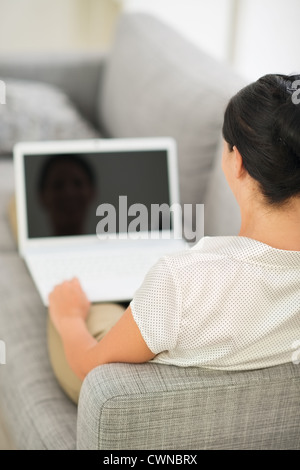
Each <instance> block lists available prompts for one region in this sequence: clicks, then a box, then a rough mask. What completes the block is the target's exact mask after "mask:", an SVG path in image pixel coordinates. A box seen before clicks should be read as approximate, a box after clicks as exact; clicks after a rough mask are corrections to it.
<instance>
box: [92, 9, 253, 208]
mask: <svg viewBox="0 0 300 470" xmlns="http://www.w3.org/2000/svg"><path fill="white" fill-rule="evenodd" d="M243 84H244V83H243V82H242V80H241V78H239V77H237V76H236V75H235V74H234V73H233V71H232V70H231V69H230V68H228V67H227V66H225V65H224V64H222V63H220V62H218V61H217V60H215V59H213V58H211V57H209V56H208V55H206V54H205V53H204V52H203V51H201V50H200V49H198V48H197V47H196V46H194V45H193V44H192V43H190V42H189V41H188V40H187V39H185V38H184V37H182V36H181V35H180V34H179V33H177V32H176V31H175V30H173V29H172V28H171V27H169V26H168V25H166V24H164V23H162V22H161V21H160V20H158V19H156V18H154V17H151V16H149V15H146V14H142V13H136V14H124V15H122V16H121V18H120V22H119V25H118V27H117V30H116V36H115V39H114V44H113V47H112V50H111V51H110V54H109V58H108V62H107V67H106V72H105V74H104V76H103V80H102V86H101V88H100V92H99V93H100V94H99V101H98V112H99V121H100V122H101V127H104V128H105V129H106V131H107V133H108V134H109V135H110V136H112V137H135V136H141V137H143V136H150V137H151V136H171V137H174V138H175V140H176V141H177V145H178V156H179V171H180V189H181V201H182V203H184V204H186V203H192V204H197V203H198V204H200V203H204V195H205V190H206V187H207V182H208V179H209V175H210V172H211V169H212V165H213V162H214V159H215V156H216V150H217V146H218V143H219V141H220V137H221V127H222V123H223V113H224V108H225V106H226V104H227V102H228V100H229V98H230V97H231V96H232V94H234V93H235V92H236V91H237V90H238V89H239V88H241V86H242V85H243Z"/></svg>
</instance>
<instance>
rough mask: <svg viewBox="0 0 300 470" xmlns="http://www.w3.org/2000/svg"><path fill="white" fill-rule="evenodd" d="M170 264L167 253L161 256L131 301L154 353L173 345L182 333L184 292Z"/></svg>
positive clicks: (144, 336)
mask: <svg viewBox="0 0 300 470" xmlns="http://www.w3.org/2000/svg"><path fill="white" fill-rule="evenodd" d="M171 267H172V266H169V262H168V258H167V257H164V258H162V259H160V260H159V261H158V262H157V263H156V264H155V265H154V266H153V267H152V268H151V270H150V271H149V272H148V274H147V275H146V277H145V279H144V282H143V284H142V285H141V287H140V288H139V289H138V291H137V292H136V294H135V295H134V298H133V300H132V301H131V304H130V307H131V311H132V315H133V318H134V320H135V322H136V324H137V326H138V327H139V330H140V332H141V334H142V336H143V338H144V340H145V342H146V344H147V346H148V348H149V349H150V350H151V351H152V352H153V353H154V354H159V353H160V352H163V351H170V350H171V349H173V348H174V347H175V345H176V343H177V338H178V333H179V325H180V315H181V294H180V288H179V286H178V283H176V282H175V278H174V275H173V273H172V269H171Z"/></svg>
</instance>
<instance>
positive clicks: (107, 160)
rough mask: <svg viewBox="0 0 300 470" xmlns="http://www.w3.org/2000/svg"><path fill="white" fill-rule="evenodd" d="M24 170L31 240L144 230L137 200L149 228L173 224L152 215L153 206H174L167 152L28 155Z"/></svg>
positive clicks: (159, 228)
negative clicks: (143, 211)
mask: <svg viewBox="0 0 300 470" xmlns="http://www.w3.org/2000/svg"><path fill="white" fill-rule="evenodd" d="M24 172H25V191H26V205H27V211H26V212H27V227H28V238H31V239H34V238H42V237H53V236H78V235H95V234H96V233H97V230H98V231H99V230H101V231H102V233H113V232H116V233H121V232H126V231H131V227H134V229H135V230H136V231H140V230H144V227H142V226H140V227H138V224H133V223H131V222H132V221H133V220H134V219H136V217H137V216H138V215H139V214H140V211H138V209H139V207H138V206H136V204H139V205H143V207H145V209H144V210H146V209H147V211H148V212H147V213H148V227H149V229H151V230H162V228H163V229H164V230H165V229H170V228H171V221H170V217H169V218H168V221H167V222H166V220H164V221H163V220H162V217H163V216H160V218H159V220H158V222H156V226H153V220H152V219H151V205H159V206H161V205H162V204H167V205H170V188H169V179H168V159H167V151H166V150H142V151H140V150H139V151H126V152H124V151H122V152H115V151H113V152H107V153H106V152H101V153H97V152H91V153H80V154H79V153H76V154H75V153H62V154H59V155H57V154H55V155H53V154H52V155H51V154H47V155H46V154H43V155H41V154H39V155H36V154H33V155H30V154H26V155H25V156H24ZM99 206H100V208H99ZM108 215H109V217H108ZM114 215H115V217H114ZM113 219H115V223H114V220H113ZM101 221H102V223H100V224H99V222H101ZM105 222H107V223H105ZM110 222H111V223H110ZM151 224H152V225H151ZM99 227H100V228H99ZM132 230H133V229H132Z"/></svg>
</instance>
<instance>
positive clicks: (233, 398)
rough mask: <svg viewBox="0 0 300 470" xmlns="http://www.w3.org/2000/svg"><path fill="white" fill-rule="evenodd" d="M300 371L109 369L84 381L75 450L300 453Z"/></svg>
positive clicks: (130, 366)
mask: <svg viewBox="0 0 300 470" xmlns="http://www.w3.org/2000/svg"><path fill="white" fill-rule="evenodd" d="M299 386H300V368H299V366H294V365H293V364H285V365H283V366H277V367H272V368H269V369H262V370H257V371H248V372H226V371H217V370H206V369H200V368H193V367H191V368H180V367H174V366H166V365H160V364H153V363H147V364H141V365H133V364H109V365H105V366H100V367H98V368H96V369H94V370H93V371H92V372H91V373H90V374H89V375H88V376H87V377H86V379H85V381H84V383H83V386H82V389H81V393H80V399H79V406H78V419H77V449H80V450H83V449H91V450H96V449H105V450H116V449H119V450H122V449H123V450H124V449H127V450H132V449H135V450H143V449H148V450H150V449H157V450H158V449H164V450H179V449H185V450H187V449H198V450H200V449H224V450H226V449H227V450H230V449H274V450H275V449H284V448H286V449H294V448H297V447H298V448H299V447H300V407H299Z"/></svg>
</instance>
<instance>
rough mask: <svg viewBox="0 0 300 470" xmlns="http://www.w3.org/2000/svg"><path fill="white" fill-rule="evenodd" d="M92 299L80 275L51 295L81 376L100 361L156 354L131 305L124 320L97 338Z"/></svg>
mask: <svg viewBox="0 0 300 470" xmlns="http://www.w3.org/2000/svg"><path fill="white" fill-rule="evenodd" d="M89 308H90V303H89V301H88V299H87V297H86V295H85V293H84V292H83V290H82V288H81V286H80V283H79V281H78V279H73V280H72V281H66V282H64V283H62V284H60V285H59V286H56V287H55V288H54V290H53V291H52V292H51V294H50V296H49V313H50V316H51V319H52V321H53V323H54V325H55V327H56V329H57V330H58V332H59V334H60V335H61V337H62V341H63V345H64V349H65V353H66V357H67V360H68V362H69V364H70V367H71V368H72V369H73V371H74V372H75V374H76V375H77V376H78V377H79V378H80V379H82V380H83V379H84V377H85V376H86V375H87V374H88V372H90V371H91V370H92V369H94V368H95V367H96V366H98V365H102V364H108V363H111V362H129V363H136V364H137V363H143V362H148V361H150V360H151V359H153V358H154V357H155V354H153V353H152V351H150V349H149V348H148V346H147V344H146V343H145V341H144V339H143V337H142V335H141V333H140V330H139V328H138V326H137V324H136V323H135V321H134V319H133V316H132V312H131V308H130V307H128V308H127V310H126V311H125V312H124V314H123V315H122V317H121V318H120V320H119V321H118V322H117V323H116V325H114V326H113V327H112V329H111V330H110V331H109V332H108V333H107V334H106V335H105V336H104V338H103V339H102V340H101V341H100V342H97V341H96V340H95V339H94V338H93V336H92V335H91V334H90V333H89V331H88V330H87V327H86V323H85V320H86V317H87V314H88V311H89Z"/></svg>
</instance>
